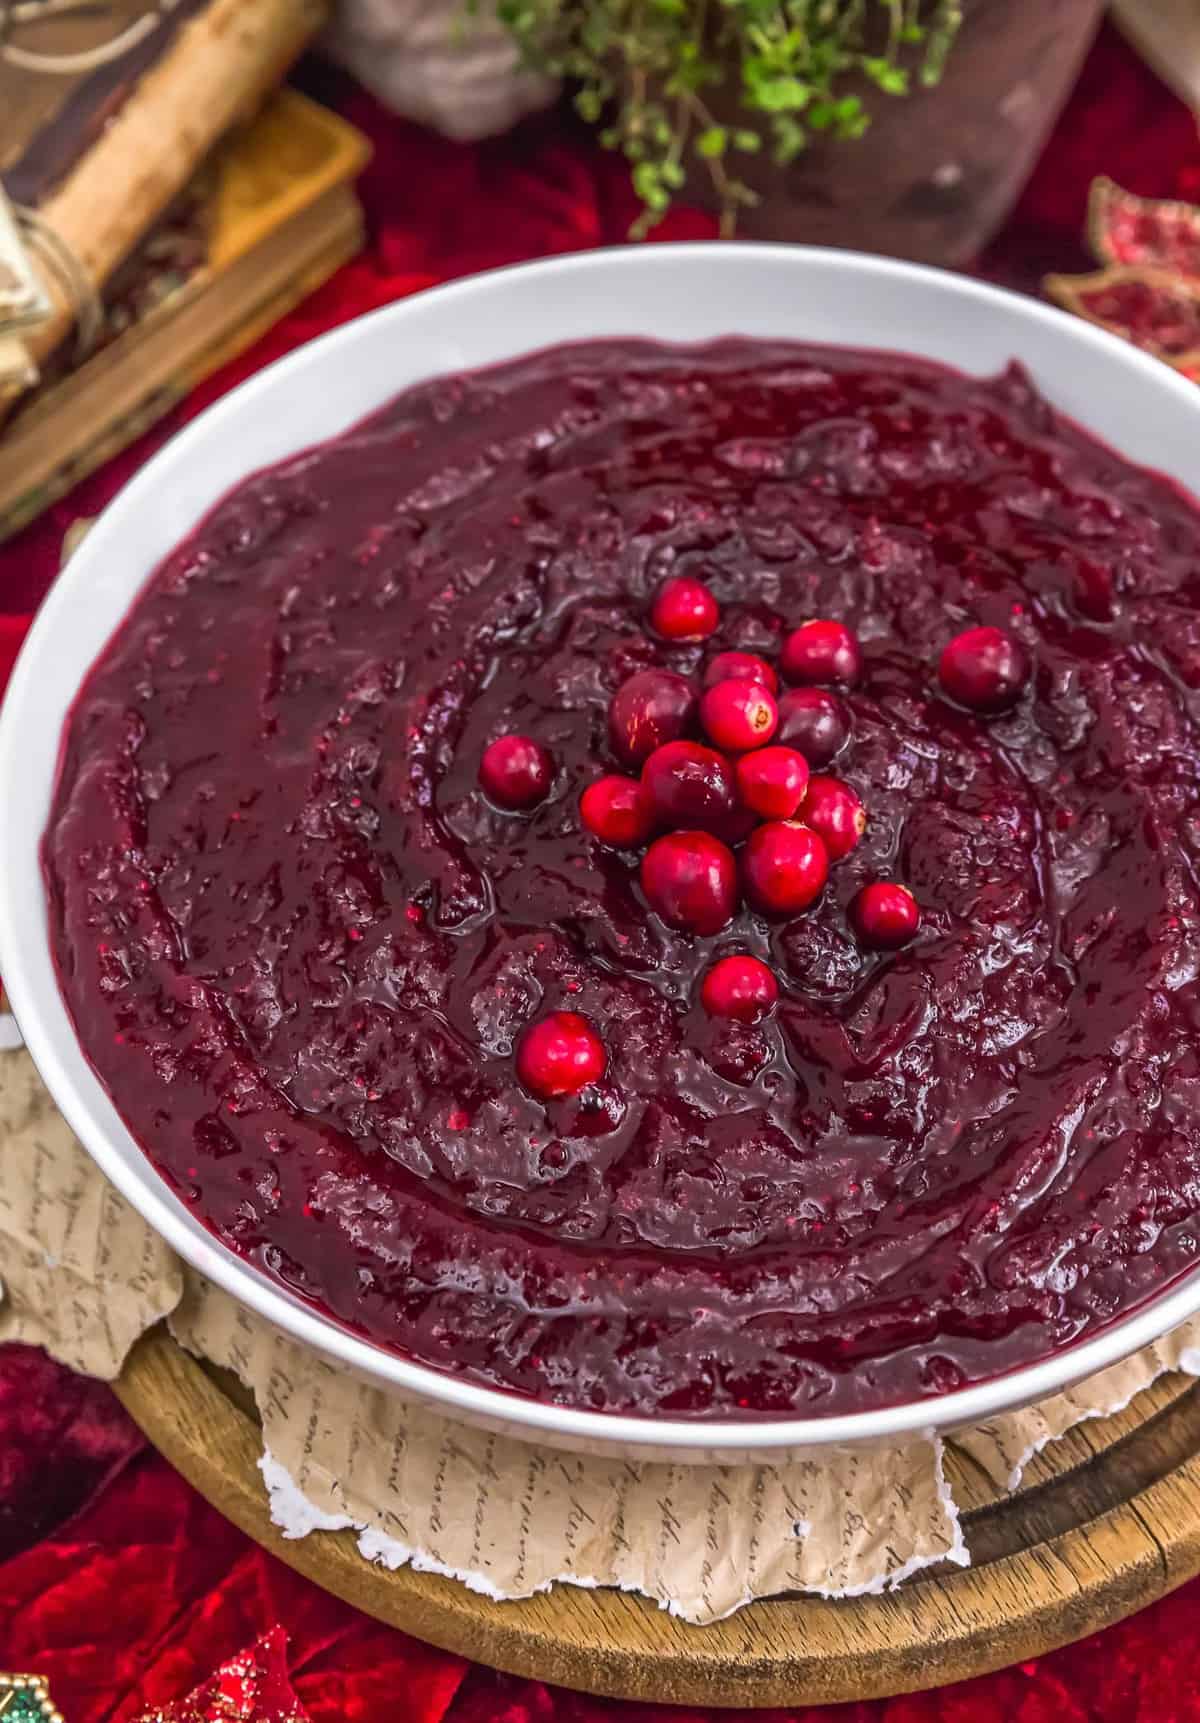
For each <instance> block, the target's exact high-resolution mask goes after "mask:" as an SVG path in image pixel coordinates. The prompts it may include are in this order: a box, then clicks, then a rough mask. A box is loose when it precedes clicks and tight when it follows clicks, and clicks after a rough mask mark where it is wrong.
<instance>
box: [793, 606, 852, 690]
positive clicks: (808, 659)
mask: <svg viewBox="0 0 1200 1723" xmlns="http://www.w3.org/2000/svg"><path fill="white" fill-rule="evenodd" d="M779 668H780V669H781V670H782V671H783V675H784V680H785V681H787V682H798V683H801V684H802V685H804V686H805V687H812V686H813V685H814V684H817V683H830V682H832V683H835V684H837V685H840V686H841V687H843V688H849V687H850V685H851V684H852V683H854V682H857V681H858V679H859V677H860V676H861V675H862V647H861V646H860V645H859V644H858V636H857V635H856V634H854V633H853V632H852V631H851V630H850V629H849V628H847V627H846V624H845V623H844V622H830V621H827V620H826V619H824V618H821V619H819V620H817V621H814V622H802V623H801V624H800V626H799V628H797V629H795V630H794V631H793V632H792V633H791V634H789V635H788V637H787V639H786V640H785V641H784V643H783V651H782V652H781V653H780V655H779Z"/></svg>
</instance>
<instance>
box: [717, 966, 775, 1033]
mask: <svg viewBox="0 0 1200 1723" xmlns="http://www.w3.org/2000/svg"><path fill="white" fill-rule="evenodd" d="M778 999H779V983H778V982H777V981H776V979H775V977H774V976H773V975H772V974H771V971H770V970H769V969H768V968H767V966H766V964H765V963H760V962H759V960H758V958H757V957H722V958H721V960H720V962H719V963H714V964H713V966H712V968H711V969H710V970H709V972H708V974H707V975H706V976H705V977H704V980H703V981H702V982H701V984H700V1002H701V1004H702V1005H703V1006H704V1009H705V1010H706V1011H707V1012H708V1014H709V1016H710V1017H732V1018H733V1019H734V1021H735V1022H737V1023H757V1022H758V1021H759V1019H760V1018H763V1017H765V1016H766V1015H767V1014H768V1012H770V1011H773V1010H774V1009H775V1005H776V1002H777V1001H778Z"/></svg>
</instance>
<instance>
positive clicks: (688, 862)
mask: <svg viewBox="0 0 1200 1723" xmlns="http://www.w3.org/2000/svg"><path fill="white" fill-rule="evenodd" d="M642 890H643V891H644V892H645V894H646V901H647V902H648V903H649V905H650V907H651V909H652V910H654V911H655V913H656V914H657V915H660V916H661V917H662V919H663V920H664V921H665V922H666V924H667V926H668V927H674V928H677V929H679V930H680V931H682V932H687V933H701V934H708V933H720V931H721V929H722V928H723V927H724V926H725V925H726V923H727V922H728V921H729V919H730V917H731V916H732V915H733V912H734V910H735V908H736V907H737V863H736V862H735V861H734V859H733V851H732V850H731V849H729V847H728V846H727V845H726V844H723V843H721V842H719V840H718V839H717V838H714V837H713V836H712V834H711V833H710V832H670V833H669V834H668V835H667V836H666V837H663V838H658V839H657V840H656V841H655V842H654V843H652V844H651V845H650V848H649V849H648V850H647V851H646V853H645V855H644V856H643V857H642Z"/></svg>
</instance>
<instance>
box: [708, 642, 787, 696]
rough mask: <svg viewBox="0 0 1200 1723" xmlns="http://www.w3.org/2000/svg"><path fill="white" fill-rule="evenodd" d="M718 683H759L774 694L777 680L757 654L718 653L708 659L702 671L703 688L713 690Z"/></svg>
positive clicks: (777, 686) (777, 684)
mask: <svg viewBox="0 0 1200 1723" xmlns="http://www.w3.org/2000/svg"><path fill="white" fill-rule="evenodd" d="M718 682H761V683H762V685H763V687H764V688H769V689H770V691H771V693H772V694H774V693H776V692H777V691H778V688H779V678H778V676H776V674H775V672H774V670H773V669H772V668H771V666H770V665H769V664H768V663H767V661H766V659H765V658H760V657H759V656H758V654H757V652H718V653H717V656H716V657H715V658H710V659H709V661H708V664H707V666H706V667H705V671H704V686H705V687H706V688H715V687H716V685H717V683H718Z"/></svg>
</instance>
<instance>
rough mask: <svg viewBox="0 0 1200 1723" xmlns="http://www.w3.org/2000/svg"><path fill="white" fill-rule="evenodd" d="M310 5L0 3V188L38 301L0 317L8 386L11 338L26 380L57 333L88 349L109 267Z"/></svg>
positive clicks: (318, 10) (187, 173) (301, 36)
mask: <svg viewBox="0 0 1200 1723" xmlns="http://www.w3.org/2000/svg"><path fill="white" fill-rule="evenodd" d="M325 11H326V8H325V3H324V0H8V3H6V4H4V5H3V6H0V188H2V190H3V192H4V194H5V197H6V201H7V204H8V205H9V207H10V209H11V210H12V211H14V212H15V218H16V220H17V221H18V223H19V224H20V225H21V228H22V237H23V239H24V242H25V247H26V250H27V252H28V253H29V254H30V255H31V256H32V257H33V259H34V262H35V263H36V265H37V268H38V272H39V274H40V276H41V279H42V282H43V284H44V286H45V289H46V291H47V293H48V295H49V298H50V301H51V305H50V308H49V315H43V316H42V317H41V318H40V319H39V320H37V321H36V322H34V323H33V324H32V325H30V326H26V327H16V328H14V327H13V322H14V320H12V319H10V320H9V321H8V322H0V336H3V338H4V340H5V350H6V353H7V355H8V361H9V363H8V368H7V373H4V372H0V375H5V374H7V376H8V387H9V391H10V392H11V391H12V390H13V388H14V387H25V386H27V384H26V383H18V384H14V381H13V376H12V368H13V364H14V362H15V349H14V342H16V343H19V346H20V347H21V348H23V350H24V354H25V358H26V361H27V363H26V365H25V375H26V377H28V371H29V368H30V366H32V367H34V368H37V367H40V366H41V365H42V364H43V363H44V362H45V361H46V360H47V359H48V358H49V357H50V356H51V355H52V354H54V353H56V351H57V350H58V349H59V348H60V347H61V346H62V344H63V343H64V342H65V341H67V340H68V339H73V340H74V342H75V345H76V348H77V349H81V350H82V349H87V348H90V346H91V345H92V344H93V342H94V339H95V337H96V335H97V333H98V325H99V320H100V308H99V304H98V301H99V298H100V296H101V295H102V294H103V293H104V291H105V289H106V288H107V286H108V284H109V282H110V281H111V280H112V278H113V276H114V274H115V273H116V272H117V271H118V270H119V269H120V268H121V266H122V265H123V264H124V263H125V261H126V260H127V259H128V258H129V257H130V255H131V254H132V253H133V251H134V250H135V249H136V248H137V246H138V245H139V244H140V242H141V241H142V239H143V238H144V237H145V235H146V234H147V233H148V232H149V231H150V229H151V228H152V227H153V226H154V225H155V224H156V223H157V222H159V221H160V219H161V218H162V217H163V215H164V214H165V213H166V212H167V211H168V210H169V209H171V207H172V206H173V204H174V203H175V201H176V200H177V199H178V198H179V196H180V194H181V192H182V191H183V189H184V188H185V187H186V186H187V185H188V184H189V182H190V181H191V180H192V178H193V176H194V175H195V173H196V171H197V169H198V168H199V166H200V164H201V163H202V162H203V161H205V160H206V159H207V157H208V155H209V153H210V152H211V150H212V148H213V146H214V144H215V143H216V142H217V140H218V139H219V138H221V137H222V136H223V135H224V134H225V133H226V132H227V131H228V130H229V129H230V128H231V126H233V125H235V124H236V123H238V122H239V121H241V120H244V119H245V118H246V117H247V116H249V115H250V114H252V113H253V112H254V111H255V110H256V109H257V107H258V106H259V105H260V104H261V102H262V100H263V98H264V96H265V95H266V94H267V93H268V92H269V91H271V90H272V89H274V88H275V86H276V85H277V84H278V83H279V81H280V79H281V77H282V75H283V72H284V71H285V70H286V68H287V66H288V65H289V64H290V62H291V60H292V59H293V58H294V57H295V55H296V54H297V53H298V52H299V50H300V49H301V48H302V47H303V46H304V44H305V42H306V41H307V40H308V39H309V37H310V36H311V35H312V33H313V32H314V30H316V28H317V27H318V26H319V25H320V24H321V22H322V21H323V20H324V17H325ZM25 321H26V323H27V321H28V320H25ZM18 368H19V366H18Z"/></svg>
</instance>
